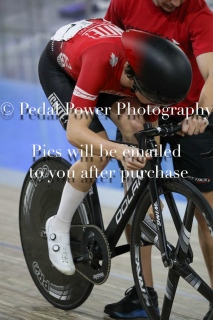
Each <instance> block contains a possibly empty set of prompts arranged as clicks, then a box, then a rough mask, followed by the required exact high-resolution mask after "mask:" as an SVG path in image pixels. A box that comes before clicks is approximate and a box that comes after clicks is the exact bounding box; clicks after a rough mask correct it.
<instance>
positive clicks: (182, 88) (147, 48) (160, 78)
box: [121, 30, 192, 105]
mask: <svg viewBox="0 0 213 320" xmlns="http://www.w3.org/2000/svg"><path fill="white" fill-rule="evenodd" d="M121 39H122V44H123V47H124V51H125V54H126V57H127V60H128V62H129V64H130V67H131V68H132V70H133V74H132V75H131V72H130V70H131V68H130V70H128V68H127V71H126V74H127V76H128V77H129V78H132V79H133V80H134V84H135V88H136V90H138V91H139V92H140V93H141V94H142V95H143V96H144V97H145V98H147V99H148V100H149V101H151V102H153V103H155V104H159V105H166V104H175V103H178V102H180V101H181V100H183V99H184V98H185V97H186V95H187V93H188V91H189V89H190V85H191V80H192V70H191V65H190V62H189V60H188V58H187V57H186V55H185V54H184V52H183V51H182V50H181V49H180V48H178V47H177V46H176V45H175V44H173V43H171V42H170V41H168V40H166V39H163V38H161V37H159V36H156V35H153V34H149V33H146V32H142V31H136V30H128V31H126V32H123V34H122V38H121Z"/></svg>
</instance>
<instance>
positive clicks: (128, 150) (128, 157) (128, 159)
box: [117, 145, 151, 170]
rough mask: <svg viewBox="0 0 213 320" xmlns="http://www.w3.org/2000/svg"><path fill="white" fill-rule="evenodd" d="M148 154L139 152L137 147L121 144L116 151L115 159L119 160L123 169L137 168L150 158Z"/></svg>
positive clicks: (141, 166)
mask: <svg viewBox="0 0 213 320" xmlns="http://www.w3.org/2000/svg"><path fill="white" fill-rule="evenodd" d="M150 158H151V157H150V156H149V155H148V154H146V153H145V154H143V155H142V154H140V152H139V149H138V148H134V147H129V146H125V145H123V146H122V147H121V148H120V150H119V151H118V152H117V159H118V160H120V161H121V163H122V165H123V167H124V169H125V170H139V169H141V168H143V167H144V166H145V165H146V162H147V161H148V160H150Z"/></svg>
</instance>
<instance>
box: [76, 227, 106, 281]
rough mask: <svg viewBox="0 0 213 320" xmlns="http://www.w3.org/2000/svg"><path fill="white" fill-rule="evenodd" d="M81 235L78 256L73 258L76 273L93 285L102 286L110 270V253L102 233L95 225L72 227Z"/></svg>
mask: <svg viewBox="0 0 213 320" xmlns="http://www.w3.org/2000/svg"><path fill="white" fill-rule="evenodd" d="M72 231H74V232H77V233H81V234H82V236H81V244H80V255H79V256H77V257H76V256H74V262H75V267H76V271H78V272H79V273H80V274H81V275H82V276H83V277H84V278H86V279H87V280H89V281H90V282H92V283H93V284H98V285H100V284H103V283H104V282H105V281H106V280H107V279H108V276H109V273H110V268H111V252H110V246H109V243H108V240H107V238H106V236H105V234H104V233H103V231H102V230H101V229H100V228H98V227H96V226H95V225H72V226H71V234H72Z"/></svg>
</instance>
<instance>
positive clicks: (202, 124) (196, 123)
mask: <svg viewBox="0 0 213 320" xmlns="http://www.w3.org/2000/svg"><path fill="white" fill-rule="evenodd" d="M197 63H198V67H199V70H200V72H201V74H202V76H203V79H204V81H205V83H204V86H203V89H202V91H201V94H200V98H199V101H198V106H199V107H201V108H203V109H204V110H206V111H207V112H208V113H209V114H210V113H211V112H212V111H213V90H212V88H213V52H207V53H203V54H201V55H199V56H198V57H197ZM207 125H208V121H207V120H206V119H205V118H202V117H200V116H191V117H189V119H188V121H187V120H186V119H185V120H184V121H183V125H182V131H183V132H184V133H187V134H189V135H192V134H194V133H195V132H196V131H195V130H199V132H198V133H202V132H204V130H205V128H206V126H207Z"/></svg>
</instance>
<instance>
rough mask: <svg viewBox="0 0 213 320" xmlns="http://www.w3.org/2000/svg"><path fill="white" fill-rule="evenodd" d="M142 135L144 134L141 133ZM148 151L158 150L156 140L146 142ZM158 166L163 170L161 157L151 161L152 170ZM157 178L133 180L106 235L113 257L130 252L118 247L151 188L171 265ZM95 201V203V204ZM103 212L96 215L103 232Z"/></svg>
mask: <svg viewBox="0 0 213 320" xmlns="http://www.w3.org/2000/svg"><path fill="white" fill-rule="evenodd" d="M141 134H142V133H141ZM141 134H140V133H138V140H139V141H142V140H143V139H142V137H141ZM142 144H143V143H141V142H140V145H139V146H140V148H141V149H142V148H143V147H144V146H142ZM146 149H151V150H157V145H156V142H155V140H154V139H152V138H148V139H147V141H146ZM157 166H158V168H160V169H161V166H160V161H159V157H158V156H157V157H154V158H152V159H151V160H150V170H153V171H154V170H155V168H156V167H157ZM156 179H157V177H156V176H154V177H153V178H149V177H148V176H145V177H141V176H138V177H137V178H134V179H133V182H132V184H131V186H130V188H129V190H128V191H127V193H126V195H125V196H124V198H123V200H122V201H121V203H120V205H119V207H118V209H117V210H116V212H115V214H114V215H113V217H112V219H111V221H110V223H109V224H108V226H107V228H106V230H105V235H106V237H107V239H108V242H109V246H110V249H111V252H112V254H111V257H114V256H117V255H119V254H123V253H125V252H128V251H129V245H123V246H119V247H116V245H117V243H118V241H119V239H120V237H121V235H122V233H123V231H124V229H125V226H126V224H127V223H128V221H129V219H130V217H131V215H132V214H133V212H134V210H135V208H136V207H137V204H138V203H139V202H140V198H141V197H143V192H144V190H145V189H146V188H147V187H148V186H149V189H150V196H151V201H152V206H153V212H154V215H155V220H156V221H157V223H156V226H157V233H158V239H159V248H160V251H161V256H162V260H163V263H164V265H169V263H170V258H169V254H168V248H167V240H166V235H165V229H164V222H163V215H162V210H161V205H160V199H159V192H158V188H157V184H156ZM93 201H94V202H93ZM93 201H92V202H93V203H99V199H93ZM97 209H98V210H101V209H100V206H99V205H97ZM100 214H101V211H99V213H98V212H97V214H94V217H95V221H96V225H97V226H99V227H100V228H101V229H102V230H103V222H102V220H100V218H98V219H99V221H97V217H100ZM176 227H177V229H178V230H180V228H181V221H180V220H177V219H176Z"/></svg>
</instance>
